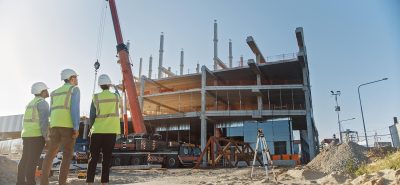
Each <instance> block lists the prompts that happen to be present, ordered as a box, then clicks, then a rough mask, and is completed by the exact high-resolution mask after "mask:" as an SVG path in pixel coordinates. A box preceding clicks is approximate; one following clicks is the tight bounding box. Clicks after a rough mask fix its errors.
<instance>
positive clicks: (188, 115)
mask: <svg viewBox="0 0 400 185" xmlns="http://www.w3.org/2000/svg"><path fill="white" fill-rule="evenodd" d="M295 36H296V38H297V44H298V48H299V51H298V52H297V53H293V54H284V55H279V56H275V57H264V56H263V55H262V53H261V52H260V49H259V48H258V47H257V45H256V43H255V40H254V39H253V38H252V37H251V36H249V37H247V40H246V42H247V44H248V46H249V47H250V49H251V50H252V51H253V53H254V55H255V57H254V58H255V59H249V60H247V61H243V58H242V59H241V61H240V65H239V66H237V67H232V49H231V43H230V45H229V46H230V48H229V51H230V52H229V53H230V56H229V64H228V65H226V64H225V63H223V62H222V61H221V60H220V59H219V58H218V50H217V48H218V47H217V45H218V39H217V23H216V22H215V23H214V69H208V68H207V67H206V66H202V67H201V68H200V67H199V66H197V71H196V73H193V74H186V75H184V74H183V51H182V52H181V64H180V66H181V69H180V75H177V74H174V73H172V72H171V70H170V69H167V68H165V67H163V47H164V35H161V38H160V50H159V52H160V54H159V55H160V56H159V65H158V79H152V78H151V74H152V71H151V68H152V64H151V63H152V59H150V64H149V66H150V67H149V75H148V77H146V76H144V75H142V76H141V77H140V78H139V79H138V83H137V93H138V94H139V95H140V96H139V97H138V98H139V104H140V106H141V110H142V111H143V115H144V120H145V123H146V125H147V127H148V129H149V130H151V131H150V132H157V133H159V134H161V135H162V136H163V139H165V140H171V141H182V142H190V143H194V144H199V145H201V148H202V149H203V148H204V147H205V145H206V142H207V139H208V138H209V137H210V136H215V135H216V136H222V137H232V138H237V139H241V140H243V141H245V142H250V143H252V142H255V138H256V133H257V128H264V132H265V133H266V137H267V141H268V143H269V145H272V146H270V148H271V150H272V153H273V154H274V153H275V154H284V153H285V152H286V154H290V153H292V154H293V153H294V152H295V151H296V148H298V147H296V146H298V145H300V147H299V148H301V149H300V150H301V151H298V153H300V154H301V156H302V160H303V162H308V161H309V160H310V159H312V158H314V157H315V155H316V153H317V152H318V148H319V147H318V143H319V142H318V131H317V129H316V127H315V123H314V118H313V107H312V98H311V89H310V77H309V68H308V61H307V52H306V46H305V42H304V34H303V29H302V28H297V29H296V30H295ZM141 63H142V61H141ZM140 66H141V65H140ZM139 73H140V75H141V69H140V72H139ZM294 131H298V133H299V137H300V138H298V139H299V140H300V141H294V139H293V132H294ZM253 145H254V144H253ZM282 148H283V149H282ZM274 150H275V151H274ZM278 150H279V151H278ZM297 150H299V149H297Z"/></svg>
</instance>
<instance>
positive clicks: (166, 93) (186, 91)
mask: <svg viewBox="0 0 400 185" xmlns="http://www.w3.org/2000/svg"><path fill="white" fill-rule="evenodd" d="M192 92H201V89H189V90H181V91H167V92H163V93H155V94H149V95H144V97H145V98H150V97H160V96H168V95H176V94H185V93H192Z"/></svg>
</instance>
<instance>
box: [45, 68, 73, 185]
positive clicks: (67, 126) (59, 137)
mask: <svg viewBox="0 0 400 185" xmlns="http://www.w3.org/2000/svg"><path fill="white" fill-rule="evenodd" d="M61 80H63V81H64V82H65V83H64V85H63V86H61V87H60V88H58V89H56V90H54V91H53V92H52V93H51V94H50V97H51V101H50V131H49V142H48V151H47V153H46V157H45V159H44V161H43V165H42V171H43V175H42V179H41V184H42V185H48V184H49V174H50V170H51V167H52V162H53V159H54V157H56V155H57V153H58V151H59V150H60V149H62V151H63V157H62V161H61V167H60V175H59V176H58V184H59V185H65V184H66V180H67V176H68V173H69V166H70V162H71V159H72V155H73V152H74V145H75V140H76V138H77V137H78V135H79V123H80V115H79V111H80V110H79V103H80V91H79V88H78V87H77V85H78V75H77V73H76V72H75V71H74V70H72V69H64V70H63V71H62V72H61ZM60 147H62V148H60Z"/></svg>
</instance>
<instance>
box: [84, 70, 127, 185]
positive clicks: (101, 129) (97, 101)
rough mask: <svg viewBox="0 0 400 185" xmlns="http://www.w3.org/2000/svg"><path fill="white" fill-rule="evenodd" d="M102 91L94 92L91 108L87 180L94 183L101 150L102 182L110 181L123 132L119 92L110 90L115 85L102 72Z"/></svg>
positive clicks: (100, 77)
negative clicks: (115, 151)
mask: <svg viewBox="0 0 400 185" xmlns="http://www.w3.org/2000/svg"><path fill="white" fill-rule="evenodd" d="M98 84H99V86H100V87H101V89H102V92H100V93H97V94H94V95H93V99H92V104H91V108H90V123H91V125H92V128H91V129H90V145H89V150H90V157H89V164H88V169H87V177H86V182H87V183H88V184H93V182H94V176H95V173H96V165H97V161H98V160H99V157H100V152H101V153H102V154H103V161H102V171H101V183H102V184H106V183H108V182H109V173H110V164H111V156H112V150H113V148H114V144H115V139H116V135H117V134H120V133H121V126H120V117H119V99H120V97H119V94H118V90H117V89H116V88H115V91H116V92H115V93H112V92H110V90H109V89H110V87H111V86H113V85H112V83H111V79H110V77H109V76H108V75H105V74H102V75H100V76H99V81H98Z"/></svg>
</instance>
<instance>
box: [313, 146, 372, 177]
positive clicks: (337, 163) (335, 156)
mask: <svg viewBox="0 0 400 185" xmlns="http://www.w3.org/2000/svg"><path fill="white" fill-rule="evenodd" d="M366 153H367V148H365V147H363V146H360V145H358V144H356V143H354V142H349V143H343V144H339V145H330V146H329V147H327V148H325V149H324V150H323V151H321V153H319V154H318V155H317V156H316V157H315V158H314V159H313V160H312V161H311V162H310V163H308V164H307V167H309V168H311V169H313V170H317V171H320V172H324V173H327V174H329V173H331V172H344V173H347V172H350V171H352V170H354V169H356V168H357V167H359V166H360V165H361V164H362V163H366V162H367V161H368V158H367V156H366Z"/></svg>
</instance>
